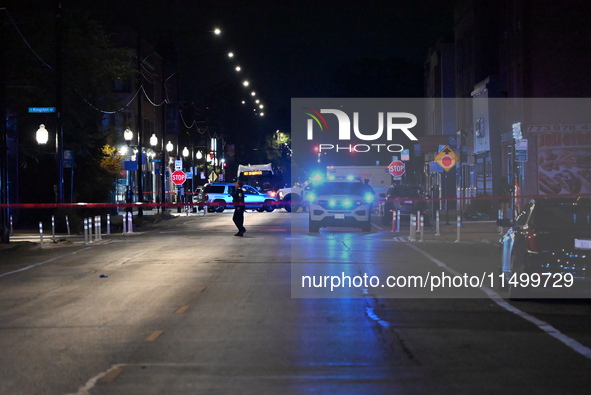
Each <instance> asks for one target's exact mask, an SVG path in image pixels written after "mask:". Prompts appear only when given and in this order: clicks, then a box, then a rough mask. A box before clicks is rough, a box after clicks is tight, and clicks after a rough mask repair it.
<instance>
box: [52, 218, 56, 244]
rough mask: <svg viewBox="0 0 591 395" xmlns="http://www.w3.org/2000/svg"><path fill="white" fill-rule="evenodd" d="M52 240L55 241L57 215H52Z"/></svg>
mask: <svg viewBox="0 0 591 395" xmlns="http://www.w3.org/2000/svg"><path fill="white" fill-rule="evenodd" d="M51 241H53V242H54V243H55V215H52V216H51Z"/></svg>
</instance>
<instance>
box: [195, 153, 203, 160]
mask: <svg viewBox="0 0 591 395" xmlns="http://www.w3.org/2000/svg"><path fill="white" fill-rule="evenodd" d="M195 156H196V157H197V159H198V160H201V159H203V152H201V151H197V155H195Z"/></svg>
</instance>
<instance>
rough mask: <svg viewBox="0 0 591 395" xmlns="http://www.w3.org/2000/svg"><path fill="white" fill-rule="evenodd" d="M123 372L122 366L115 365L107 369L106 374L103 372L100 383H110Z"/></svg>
mask: <svg viewBox="0 0 591 395" xmlns="http://www.w3.org/2000/svg"><path fill="white" fill-rule="evenodd" d="M122 372H123V368H122V367H120V366H119V367H116V368H115V369H112V370H109V371H108V372H107V374H105V375H104V376H103V377H102V378H101V380H100V381H101V383H112V382H113V381H114V380H115V379H116V378H117V377H119V375H120V374H121V373H122Z"/></svg>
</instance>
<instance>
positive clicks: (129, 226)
mask: <svg viewBox="0 0 591 395" xmlns="http://www.w3.org/2000/svg"><path fill="white" fill-rule="evenodd" d="M127 233H133V214H131V213H127Z"/></svg>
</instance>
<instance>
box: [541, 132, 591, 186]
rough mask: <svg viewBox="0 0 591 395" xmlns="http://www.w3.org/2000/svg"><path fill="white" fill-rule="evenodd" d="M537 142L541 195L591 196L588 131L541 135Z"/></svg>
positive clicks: (590, 154) (590, 134)
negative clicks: (590, 194) (586, 194)
mask: <svg viewBox="0 0 591 395" xmlns="http://www.w3.org/2000/svg"><path fill="white" fill-rule="evenodd" d="M537 142H538V189H539V193H540V194H541V195H575V194H585V193H591V131H585V130H581V131H574V132H543V133H540V134H539V135H538V140H537Z"/></svg>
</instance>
